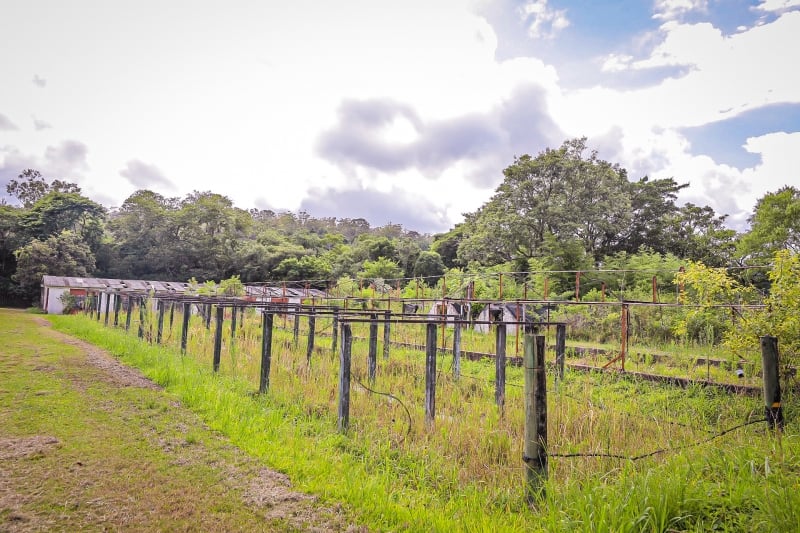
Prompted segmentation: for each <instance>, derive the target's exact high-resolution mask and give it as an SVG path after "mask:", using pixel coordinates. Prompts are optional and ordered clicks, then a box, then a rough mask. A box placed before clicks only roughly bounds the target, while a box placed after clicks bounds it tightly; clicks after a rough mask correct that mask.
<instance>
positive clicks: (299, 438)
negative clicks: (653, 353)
mask: <svg viewBox="0 0 800 533" xmlns="http://www.w3.org/2000/svg"><path fill="white" fill-rule="evenodd" d="M249 313H251V311H247V313H246V319H245V321H244V322H243V323H242V322H241V321H240V325H241V327H240V328H239V329H237V339H236V342H235V349H234V350H231V346H232V345H231V337H230V323H229V322H227V321H226V322H225V327H224V328H223V330H222V331H223V357H222V364H221V366H220V372H219V373H218V374H215V373H213V372H212V371H211V366H212V365H211V358H212V351H213V333H214V328H215V325H214V323H213V321H212V324H211V328H210V329H209V330H206V329H205V326H204V325H203V324H202V323H201V320H200V318H199V317H192V318H191V321H190V332H191V333H190V335H189V345H188V349H187V355H186V356H181V355H180V354H179V353H178V350H177V347H178V343H179V340H180V334H179V333H178V331H179V328H180V321H179V320H176V321H175V327H174V328H173V329H174V330H175V331H174V332H173V331H168V329H169V328H165V333H164V336H163V339H164V344H165V346H163V347H158V346H153V345H150V344H148V343H147V342H146V341H140V340H138V339H137V338H136V337H135V336H136V327H133V326H132V327H131V331H130V332H129V334H127V335H126V334H125V332H124V331H121V330H119V329H116V330H114V329H105V328H103V327H102V325H101V324H98V323H97V322H93V321H90V320H88V319H86V318H85V317H53V320H54V322H55V323H56V324H57V325H58V327H60V328H63V329H65V330H68V331H70V332H72V333H74V334H76V335H78V336H81V337H83V338H86V339H87V340H90V341H91V342H94V343H96V344H99V345H101V346H104V347H106V348H107V349H109V350H110V351H112V352H113V353H115V354H116V355H118V356H120V357H122V358H123V360H125V361H126V362H128V363H130V364H133V365H135V366H137V367H139V368H142V369H143V371H144V372H145V373H146V374H147V375H148V376H150V377H151V378H153V379H155V380H156V381H157V382H159V383H161V384H163V385H164V386H165V387H167V390H168V391H169V392H170V393H173V394H175V395H176V396H178V397H179V398H180V399H181V400H182V401H183V402H184V403H186V404H187V405H188V406H190V407H191V408H193V409H195V410H197V411H198V412H200V413H201V414H202V415H203V416H204V417H205V418H206V420H207V422H208V423H209V425H211V426H212V427H214V428H215V429H218V430H220V431H222V432H223V433H225V434H227V435H229V436H230V437H231V439H232V440H233V441H234V442H235V443H236V444H237V445H239V446H240V447H242V448H243V449H245V450H247V451H248V452H250V453H252V454H254V455H257V456H260V457H263V458H264V459H265V461H267V462H268V463H269V464H271V465H272V466H274V467H276V468H278V469H281V470H283V471H285V472H287V473H288V474H290V475H291V476H292V478H293V480H294V481H295V483H297V484H298V485H299V486H300V487H301V488H303V489H305V490H308V491H311V492H314V493H317V494H320V495H322V496H323V497H325V498H330V499H332V500H341V501H345V502H348V504H349V505H351V506H352V507H353V508H355V509H356V510H357V511H358V512H359V513H360V516H361V518H362V519H363V520H364V521H365V522H367V524H368V525H371V526H372V527H374V528H376V529H379V530H398V529H409V530H419V531H431V530H435V531H438V530H440V531H450V530H475V531H484V530H485V531H489V530H491V531H495V530H508V531H523V530H531V529H533V530H536V529H544V530H548V531H575V530H579V531H668V530H670V529H678V530H680V529H696V530H703V529H705V528H707V527H710V526H714V527H718V528H719V527H721V528H722V529H727V528H728V526H729V525H731V526H732V525H741V524H745V525H749V526H755V525H759V526H761V529H767V530H768V529H769V528H771V527H773V525H780V524H786V523H787V522H788V521H791V520H792V519H793V518H796V514H794V512H793V511H792V509H794V508H796V504H797V503H800V502H798V501H797V498H798V497H797V496H796V494H797V491H794V489H795V488H797V481H796V479H797V476H796V474H797V472H796V470H797V469H798V467H797V466H796V465H797V464H798V463H799V461H798V459H800V453H798V452H800V446H798V442H797V438H796V436H795V434H796V426H795V425H793V424H791V423H790V425H789V426H788V428H787V435H786V436H785V437H784V438H783V439H782V440H778V439H776V438H775V437H773V436H772V435H771V434H770V433H768V432H766V431H765V429H764V427H762V426H761V425H759V426H755V425H751V426H747V427H744V428H742V429H740V430H737V431H735V432H732V433H729V434H727V435H724V436H721V437H719V438H717V439H714V440H713V441H711V442H710V443H705V444H700V445H697V446H694V444H696V443H699V442H701V441H704V440H706V439H708V438H710V437H712V436H713V435H714V434H715V432H718V431H720V430H722V429H725V428H728V427H731V426H734V425H737V424H740V423H742V422H744V421H746V420H747V419H748V417H751V416H753V413H760V412H761V411H762V410H763V408H762V407H761V406H760V401H759V400H753V399H749V398H742V397H735V396H728V395H725V394H722V393H717V392H714V391H711V390H709V389H702V388H699V387H696V388H690V389H688V390H682V389H672V388H670V387H668V386H663V385H653V384H648V383H643V382H637V381H635V380H631V379H628V378H625V377H620V376H611V375H583V374H571V373H568V374H567V376H566V379H564V380H563V381H561V382H559V383H555V382H554V381H553V380H552V378H551V379H550V380H549V381H548V389H549V390H548V395H549V398H548V404H549V405H548V410H549V420H548V434H549V451H550V452H551V454H553V455H566V454H573V453H577V454H599V455H603V454H615V455H621V456H625V457H634V456H639V455H642V454H645V453H649V452H652V451H656V450H661V449H672V448H675V449H676V450H675V451H665V452H664V453H659V454H656V455H654V456H652V457H649V458H645V459H641V460H637V461H630V460H624V459H617V458H611V457H592V456H586V455H584V456H580V457H575V458H559V457H553V458H552V459H551V462H550V470H549V475H550V477H549V480H548V483H547V487H546V494H547V496H546V498H545V499H544V500H543V501H541V502H540V503H539V505H538V506H537V507H536V508H535V509H533V510H531V509H529V508H528V507H527V505H526V503H525V497H524V496H525V493H524V487H523V483H524V466H523V463H522V461H521V457H522V440H523V430H524V420H523V418H524V416H523V415H524V413H523V398H522V387H521V385H522V382H523V377H522V374H521V370H520V369H518V368H508V369H507V380H508V383H507V388H506V405H505V408H504V409H503V410H502V411H501V410H500V409H499V408H498V406H496V405H494V384H493V382H492V381H493V372H494V370H493V369H494V363H493V362H488V361H486V362H480V361H479V362H472V361H463V362H462V376H461V378H460V379H458V380H456V379H455V378H454V377H453V376H452V373H451V371H450V370H451V358H450V357H449V356H440V357H439V359H438V361H437V363H438V369H439V371H438V375H437V391H436V405H437V418H436V421H435V424H434V425H433V427H429V426H428V425H426V424H425V423H424V415H423V398H424V386H423V384H424V375H425V373H424V367H425V362H424V354H422V353H420V352H419V351H415V350H409V349H392V351H391V355H390V357H389V359H388V360H385V359H383V358H382V357H381V356H379V363H378V369H379V371H378V377H377V379H376V382H375V383H374V384H373V383H368V381H367V376H366V374H367V364H366V358H367V343H366V342H364V341H360V340H357V341H356V342H354V345H353V376H354V384H353V393H352V399H351V413H350V420H351V427H350V430H349V431H348V432H347V434H344V435H343V434H339V433H337V431H336V420H335V417H336V402H337V398H338V391H337V379H338V366H339V359H338V355H337V354H335V353H333V351H332V350H331V349H330V338H327V339H326V338H325V337H318V342H319V343H318V345H317V347H316V349H315V350H314V353H313V354H312V358H311V362H310V364H309V363H308V362H307V361H306V357H305V354H306V345H305V341H306V339H305V338H304V336H302V335H301V337H300V338H299V342H298V346H297V347H295V346H294V340H293V336H292V332H291V319H288V321H287V326H288V328H287V329H283V328H280V327H278V328H276V331H275V333H274V341H273V342H274V344H273V346H274V347H273V359H272V373H271V377H270V383H271V386H270V390H269V393H268V394H267V395H263V396H258V395H254V394H253V392H254V391H255V390H256V388H257V385H258V372H259V365H260V336H261V333H260V331H261V330H260V324H259V320H258V318H259V317H258V315H255V314H249ZM146 320H147V319H146ZM282 320H283V319H281V318H276V321H275V322H276V325H278V326H281V325H283V322H282ZM121 323H122V324H124V321H121ZM317 325H318V327H319V328H320V331H322V330H324V328H325V327H326V324H325V320H324V319H318V320H317ZM367 327H368V326H367V325H366V324H354V332H355V333H356V334H359V333H361V334H362V335H363V336H366V331H367V330H366V328H367ZM396 330H397V331H396V332H395V335H398V336H399V335H402V334H410V335H413V334H414V332H413V331H412V332H411V333H409V332H408V331H406V332H405V333H402V332H401V330H400V328H396ZM379 337H380V336H379ZM381 338H382V337H381ZM379 353H380V352H379ZM359 382H360V383H361V384H363V385H365V386H362V385H360V384H359ZM367 387H369V389H372V390H373V391H375V392H370V391H369V390H368V389H367ZM382 393H387V394H389V395H386V394H382ZM406 410H408V412H409V413H410V422H409V418H408V416H407V414H406ZM756 416H760V415H756ZM787 419H789V420H792V417H791V414H790V413H789V412H787ZM765 464H767V465H769V469H768V470H769V471H767V469H766V467H764V468H762V465H765ZM793 491H794V492H793ZM774 495H780V497H781V498H782V500H781V499H780V498H777V497H773V496H774ZM784 501H785V502H788V503H783V502H784ZM731 502H733V503H731ZM753 502H756V503H753ZM722 508H724V509H725V511H724V513H723V512H722V511H720V509H722ZM532 524H534V525H533V526H532ZM729 529H731V530H735V529H736V528H735V527H730V528H729ZM776 530H779V529H776Z"/></svg>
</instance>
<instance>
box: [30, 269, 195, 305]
mask: <svg viewBox="0 0 800 533" xmlns="http://www.w3.org/2000/svg"><path fill="white" fill-rule="evenodd" d="M188 287H189V284H188V283H182V282H174V281H148V280H124V279H110V278H79V277H68V276H43V277H42V290H41V300H40V303H41V306H42V309H44V310H45V311H46V312H47V313H49V314H60V313H63V312H64V302H62V300H61V297H62V296H63V295H64V294H70V295H72V296H73V297H75V299H76V302H77V304H78V307H79V308H81V309H82V308H83V307H84V305H85V301H86V298H87V297H88V296H89V295H90V294H91V293H97V292H104V293H105V292H113V293H114V298H117V297H120V295H125V294H127V293H138V294H146V293H150V292H155V294H157V295H158V294H183V293H184V292H185V291H186V289H187V288H188ZM114 298H103V299H101V300H100V312H105V311H106V307H107V306H108V305H109V302H112V303H111V304H110V305H111V306H112V307H113V301H114Z"/></svg>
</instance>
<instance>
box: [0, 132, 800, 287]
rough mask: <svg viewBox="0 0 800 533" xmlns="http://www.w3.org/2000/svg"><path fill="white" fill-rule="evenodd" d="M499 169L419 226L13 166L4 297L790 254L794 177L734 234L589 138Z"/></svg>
mask: <svg viewBox="0 0 800 533" xmlns="http://www.w3.org/2000/svg"><path fill="white" fill-rule="evenodd" d="M503 175H504V179H503V182H502V183H501V184H500V185H499V186H498V187H497V189H496V191H495V193H494V195H493V196H492V197H491V198H489V199H488V200H487V201H486V203H485V204H484V205H482V206H481V207H480V208H478V209H477V210H476V211H474V212H472V213H465V220H464V222H463V223H460V224H458V225H456V226H455V227H454V228H452V229H451V230H450V231H448V232H446V233H443V234H438V235H428V234H421V233H419V232H416V231H414V230H413V229H409V228H404V227H402V226H401V225H399V224H388V225H385V226H380V227H372V226H371V225H370V223H369V222H368V221H366V220H364V219H361V218H356V219H350V218H344V217H343V218H315V217H313V216H311V215H310V214H309V213H305V212H300V213H291V212H280V213H276V212H273V211H270V210H256V209H251V210H244V209H240V208H238V207H236V206H234V205H233V203H232V202H231V200H230V199H228V198H227V197H225V196H223V195H220V194H217V193H214V192H211V191H202V192H200V191H195V192H193V193H191V194H189V195H187V196H186V197H184V198H168V197H165V196H162V195H160V194H158V193H155V192H153V191H149V190H139V191H136V192H135V193H133V194H132V195H131V196H130V197H129V198H127V199H126V200H125V201H124V203H123V204H122V205H121V206H120V207H119V208H116V209H112V210H109V209H106V208H105V207H103V206H101V205H99V204H97V203H95V202H93V201H92V200H90V199H89V198H87V197H85V196H83V195H82V194H81V189H80V188H79V187H78V186H77V185H76V184H74V183H69V182H66V181H62V180H60V179H54V180H51V179H47V178H45V177H44V176H42V175H41V174H40V173H39V172H38V171H37V170H34V169H21V173H20V175H19V177H18V179H16V180H11V181H10V182H9V184H8V185H7V187H6V190H7V193H8V194H9V195H10V196H11V197H13V198H15V199H16V200H18V203H19V205H11V204H9V203H5V202H4V203H3V204H2V205H0V296H1V297H2V298H3V299H4V300H5V301H12V300H13V299H15V298H16V299H17V300H24V301H27V302H31V301H35V300H36V298H37V296H38V292H39V283H40V281H41V277H42V275H44V274H51V275H71V276H96V277H109V278H123V279H153V280H165V281H185V280H189V279H190V278H195V279H196V280H198V281H201V282H202V281H206V280H221V279H227V278H230V277H232V276H239V277H240V279H241V281H243V282H246V283H247V282H265V281H279V280H283V281H304V282H306V281H307V282H309V283H310V284H311V285H313V286H317V287H319V288H330V287H332V286H334V285H335V284H337V283H338V282H341V281H342V280H343V278H346V279H347V280H351V279H361V280H369V281H370V282H373V283H374V282H375V281H376V280H380V281H381V283H384V282H387V281H388V280H392V281H390V283H391V286H393V287H395V286H400V285H401V284H402V285H405V284H406V283H407V282H408V280H410V279H415V280H417V279H418V280H421V281H422V282H424V283H425V284H427V285H435V284H436V283H437V281H438V279H439V277H441V276H442V275H443V274H444V273H445V272H448V276H449V272H452V273H453V274H454V275H455V276H456V277H458V275H459V274H462V275H463V274H466V273H473V274H474V273H482V272H514V273H515V275H514V276H513V279H514V280H516V281H517V282H521V281H527V280H528V279H529V276H528V273H531V272H542V271H550V272H554V273H555V274H554V276H553V281H552V283H553V284H554V285H553V286H552V293H553V295H554V296H555V297H558V292H559V291H561V292H562V296H564V297H566V296H567V295H569V294H574V286H572V287H569V286H568V276H567V275H566V274H564V273H565V272H569V271H589V270H598V269H605V270H611V269H616V270H625V269H630V270H636V269H643V268H650V269H654V270H659V269H662V270H672V271H673V272H674V271H677V269H678V268H679V267H680V265H681V264H682V263H684V262H686V261H692V262H698V263H702V264H704V265H707V266H711V267H725V266H745V265H756V264H766V263H770V262H771V261H772V257H773V255H774V253H775V252H777V251H779V250H787V249H788V250H790V251H791V252H793V253H797V252H798V251H800V190H798V189H796V188H794V187H791V186H786V187H783V188H782V189H780V190H778V191H775V192H771V193H768V194H766V195H765V196H764V197H763V198H761V199H760V200H759V201H758V203H757V205H755V206H754V210H753V214H752V217H751V219H750V224H751V225H750V228H749V230H748V231H747V232H744V233H737V232H736V231H734V230H732V229H730V228H728V227H726V225H725V215H724V214H722V215H721V214H718V213H716V212H714V210H713V209H712V208H710V207H708V206H698V205H693V204H691V203H686V204H684V205H678V204H677V201H676V199H677V197H678V194H679V192H680V191H681V190H682V189H683V188H685V187H686V186H687V185H686V184H683V183H679V182H678V181H676V180H675V179H672V178H669V179H654V180H651V179H648V178H647V177H642V178H640V179H636V180H630V179H629V177H628V175H627V173H626V171H625V169H623V168H620V167H619V166H618V165H615V164H612V163H609V162H607V161H603V160H601V159H599V158H598V156H597V153H596V152H594V151H591V150H589V149H588V148H587V146H586V140H585V139H571V140H568V141H566V142H564V144H563V145H562V146H561V147H559V148H556V149H546V150H544V151H543V152H541V153H539V154H538V155H536V156H535V157H534V156H530V155H523V156H521V157H518V158H516V159H515V160H514V161H513V163H512V164H511V165H509V166H508V167H507V168H506V169H505V170H503ZM343 214H345V213H343ZM345 215H346V214H345ZM559 272H560V273H562V274H563V275H562V276H561V278H562V279H561V281H562V283H561V285H560V286H559V285H558V283H559V275H558V273H559ZM670 278H671V277H668V278H667V279H666V280H665V282H666V283H669V282H671V279H670ZM530 279H531V281H533V277H532V276H531V277H530ZM749 282H751V283H754V284H757V283H759V282H766V279H761V280H759V279H758V276H755V277H754V278H751V279H750V280H749ZM613 283H617V284H619V282H613ZM613 283H612V287H613ZM630 283H631V284H635V283H636V280H635V279H633V280H630ZM581 290H585V291H590V290H592V285H591V284H590V283H589V284H586V285H585V286H583V287H582V288H581Z"/></svg>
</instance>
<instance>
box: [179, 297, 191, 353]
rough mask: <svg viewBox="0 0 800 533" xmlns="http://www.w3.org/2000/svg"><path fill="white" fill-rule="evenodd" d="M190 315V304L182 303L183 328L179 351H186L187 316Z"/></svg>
mask: <svg viewBox="0 0 800 533" xmlns="http://www.w3.org/2000/svg"><path fill="white" fill-rule="evenodd" d="M191 315H192V304H190V303H187V302H184V304H183V328H182V329H181V353H182V354H185V353H186V341H187V340H188V339H189V317H191Z"/></svg>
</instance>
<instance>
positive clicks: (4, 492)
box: [0, 317, 367, 532]
mask: <svg viewBox="0 0 800 533" xmlns="http://www.w3.org/2000/svg"><path fill="white" fill-rule="evenodd" d="M34 320H35V321H36V322H37V324H39V325H40V326H43V327H42V332H43V334H47V335H52V336H55V337H56V338H57V339H58V340H59V341H60V342H64V343H67V344H70V345H73V346H77V347H79V348H80V349H81V350H82V351H83V353H84V354H85V355H86V359H85V362H86V364H87V366H88V367H91V369H94V370H93V371H89V372H86V373H82V372H70V373H69V377H70V380H71V381H72V385H73V386H75V387H76V388H77V389H79V390H81V389H83V390H85V389H86V388H88V387H90V386H92V384H93V383H95V382H96V381H97V380H98V379H100V380H102V381H103V382H104V383H106V384H108V385H110V386H114V387H136V388H144V389H155V390H160V389H161V387H159V385H157V384H155V383H153V382H152V381H150V380H149V379H147V378H146V377H144V376H143V375H142V374H141V373H139V371H138V370H136V369H134V368H131V367H128V366H125V365H123V364H122V363H120V362H119V361H118V360H117V359H115V358H114V357H113V356H111V355H110V354H108V353H107V352H105V351H103V350H100V349H98V348H97V347H95V346H93V345H91V344H88V343H86V342H84V341H81V340H78V339H75V338H73V337H69V336H67V335H65V334H62V333H60V332H57V331H54V330H52V329H51V328H50V327H49V326H50V323H49V322H48V321H47V320H45V319H43V318H41V317H35V318H34ZM35 370H39V371H48V370H51V369H49V368H48V367H46V366H40V367H37V368H36V369H35ZM45 392H46V391H45ZM172 404H173V405H172V408H174V409H175V410H180V411H181V412H180V414H175V413H173V412H172V408H171V409H170V415H169V418H171V419H174V426H175V427H173V428H171V429H169V428H167V429H164V428H163V427H161V426H159V428H158V429H156V428H149V429H147V428H145V431H146V432H149V433H150V434H149V435H148V440H151V441H153V442H155V443H156V444H157V445H158V446H160V447H161V449H162V450H163V451H164V452H166V453H168V454H170V455H171V459H172V463H173V464H177V465H181V466H182V467H186V468H191V467H192V466H194V465H202V466H204V467H209V466H210V467H211V468H214V469H217V470H218V471H220V472H221V477H222V479H223V483H224V485H226V487H227V488H229V489H232V491H233V492H234V493H236V494H240V495H241V499H242V501H243V503H244V504H245V505H246V506H247V507H250V508H253V509H255V510H256V512H257V513H258V514H259V515H260V516H262V517H263V518H264V519H265V523H264V525H265V526H266V527H268V528H270V529H269V530H272V527H274V524H275V523H277V524H281V526H280V529H281V530H287V531H320V532H322V531H325V532H327V531H348V532H366V531H367V529H366V528H364V527H361V526H355V525H353V524H351V523H349V522H348V520H347V519H346V518H345V513H344V511H343V508H342V507H341V506H340V505H334V506H329V505H323V504H321V503H320V502H319V500H318V498H317V497H315V496H313V495H309V494H304V493H302V492H298V491H296V490H294V489H292V485H291V481H290V479H289V478H288V476H286V475H284V474H282V473H280V472H277V471H274V470H271V469H269V468H266V467H265V466H264V465H263V463H261V462H260V461H259V460H258V459H256V458H254V457H251V456H249V455H247V454H246V453H245V452H243V451H242V450H240V449H238V448H236V447H235V446H233V445H232V444H230V442H229V441H228V440H227V439H226V438H225V437H224V436H222V435H219V434H216V433H214V432H211V431H210V430H209V429H208V428H207V427H205V425H204V424H203V423H202V421H201V420H200V419H199V418H198V417H197V416H196V415H195V414H194V413H191V412H190V411H188V410H187V409H186V408H184V407H183V406H182V405H181V404H180V403H179V402H177V401H174V402H172ZM100 407H101V408H103V409H106V410H108V412H109V413H112V412H113V413H118V412H119V411H120V408H119V406H112V405H109V406H100ZM123 409H130V406H125V407H124V408H123ZM187 421H188V422H187ZM187 424H196V425H197V426H198V427H201V428H202V431H203V432H209V434H212V435H214V436H213V439H215V440H216V442H215V447H216V449H215V450H211V449H209V448H208V447H207V446H205V445H204V444H202V443H192V444H191V445H190V446H189V445H187V443H186V441H185V439H182V438H180V435H186V433H187V431H189V430H190V429H191V428H189V427H187ZM131 438H135V437H133V436H131ZM61 445H62V443H61V442H60V441H59V440H58V439H57V438H55V437H53V436H49V435H34V436H27V437H2V433H0V461H2V462H5V461H9V460H11V461H13V460H19V459H35V458H37V457H43V456H45V455H47V454H50V453H55V451H56V450H58V448H59V447H60V446H61ZM219 445H221V446H223V447H224V448H225V451H226V452H229V453H226V454H224V455H220V453H218V450H219ZM80 466H82V465H80V463H78V465H77V467H80ZM2 470H3V469H2V467H0V472H1V471H2ZM2 477H3V476H0V478H2ZM88 482H89V483H91V480H89V481H88ZM29 500H30V496H29V495H26V494H23V493H21V492H20V491H18V490H16V489H15V487H14V486H13V484H10V483H6V482H4V481H3V480H2V479H0V531H41V530H50V529H53V528H55V529H59V528H60V526H59V525H58V523H55V524H53V523H52V522H47V521H41V522H38V521H37V517H36V516H34V515H31V514H26V513H24V512H22V511H21V510H20V509H21V507H22V505H24V504H25V503H26V502H28V501H29ZM88 503H92V502H88ZM129 512H131V513H133V514H135V513H136V512H137V511H136V510H130V511H129ZM3 515H5V517H4V520H3V519H2V518H3ZM88 525H89V528H90V529H106V528H108V527H109V524H108V522H107V521H101V522H98V523H95V524H88ZM117 525H122V526H123V528H126V525H125V524H124V523H123V524H117ZM127 527H130V524H127ZM198 527H199V524H198ZM112 528H114V526H113V525H112Z"/></svg>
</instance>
